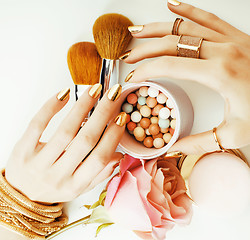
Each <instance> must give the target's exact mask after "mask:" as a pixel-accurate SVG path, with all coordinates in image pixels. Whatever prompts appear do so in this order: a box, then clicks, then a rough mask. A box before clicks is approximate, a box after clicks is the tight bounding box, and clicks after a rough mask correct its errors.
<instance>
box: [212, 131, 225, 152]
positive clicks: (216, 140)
mask: <svg viewBox="0 0 250 240" xmlns="http://www.w3.org/2000/svg"><path fill="white" fill-rule="evenodd" d="M216 130H217V127H214V128H213V136H214V141H215V142H216V144H217V146H218V147H219V149H220V150H221V151H222V152H226V151H227V150H226V149H225V148H224V147H222V146H221V144H220V141H219V139H218V137H217V134H216Z"/></svg>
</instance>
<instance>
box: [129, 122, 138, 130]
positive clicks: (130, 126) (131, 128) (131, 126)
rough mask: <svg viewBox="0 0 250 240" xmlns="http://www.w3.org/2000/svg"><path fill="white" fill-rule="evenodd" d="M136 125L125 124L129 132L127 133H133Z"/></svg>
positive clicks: (131, 123) (132, 123)
mask: <svg viewBox="0 0 250 240" xmlns="http://www.w3.org/2000/svg"><path fill="white" fill-rule="evenodd" d="M136 126H137V125H136V123H134V122H129V123H128V124H127V129H128V130H129V131H134V129H135V128H136Z"/></svg>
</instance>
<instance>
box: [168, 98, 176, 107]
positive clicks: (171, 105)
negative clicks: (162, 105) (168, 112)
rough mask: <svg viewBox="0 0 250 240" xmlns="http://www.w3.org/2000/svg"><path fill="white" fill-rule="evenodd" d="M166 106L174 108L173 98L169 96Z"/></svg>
mask: <svg viewBox="0 0 250 240" xmlns="http://www.w3.org/2000/svg"><path fill="white" fill-rule="evenodd" d="M166 106H167V107H168V108H170V109H172V108H174V103H173V102H172V100H171V99H169V98H168V100H167V102H166Z"/></svg>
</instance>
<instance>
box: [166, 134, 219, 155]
mask: <svg viewBox="0 0 250 240" xmlns="http://www.w3.org/2000/svg"><path fill="white" fill-rule="evenodd" d="M217 150H220V148H219V146H218V145H217V143H216V141H215V138H214V135H213V130H210V131H207V132H203V133H199V134H196V135H191V136H187V137H184V138H182V139H180V140H179V141H177V142H176V143H175V144H174V145H173V146H172V147H171V148H170V149H169V150H168V152H175V151H180V152H182V153H184V154H197V155H200V154H204V153H206V152H213V151H217Z"/></svg>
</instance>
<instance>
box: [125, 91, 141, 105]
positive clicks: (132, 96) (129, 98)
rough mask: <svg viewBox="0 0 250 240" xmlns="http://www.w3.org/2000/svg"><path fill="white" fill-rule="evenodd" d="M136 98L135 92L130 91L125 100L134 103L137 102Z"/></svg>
mask: <svg viewBox="0 0 250 240" xmlns="http://www.w3.org/2000/svg"><path fill="white" fill-rule="evenodd" d="M137 99H138V97H137V96H136V94H135V93H130V94H129V95H128V96H127V101H128V103H130V104H132V105H133V104H135V103H137Z"/></svg>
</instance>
